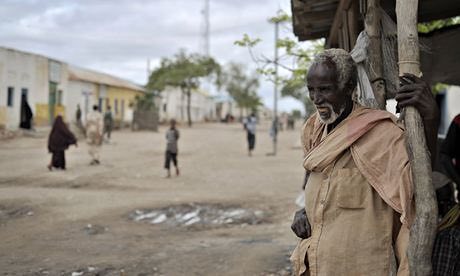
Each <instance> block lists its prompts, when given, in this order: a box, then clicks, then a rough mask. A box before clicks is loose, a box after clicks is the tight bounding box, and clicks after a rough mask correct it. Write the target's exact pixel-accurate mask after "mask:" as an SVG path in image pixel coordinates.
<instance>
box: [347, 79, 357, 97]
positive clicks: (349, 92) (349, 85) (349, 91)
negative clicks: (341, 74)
mask: <svg viewBox="0 0 460 276" xmlns="http://www.w3.org/2000/svg"><path fill="white" fill-rule="evenodd" d="M355 86H356V85H355V84H354V83H353V81H351V80H349V81H348V82H347V83H346V84H345V87H344V90H345V93H346V94H347V95H349V96H351V95H352V94H353V91H354V90H355Z"/></svg>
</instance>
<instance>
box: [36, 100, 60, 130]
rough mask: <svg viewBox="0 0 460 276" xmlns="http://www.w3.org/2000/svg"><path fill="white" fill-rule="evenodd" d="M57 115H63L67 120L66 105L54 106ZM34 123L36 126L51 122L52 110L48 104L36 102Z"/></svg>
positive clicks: (46, 124)
mask: <svg viewBox="0 0 460 276" xmlns="http://www.w3.org/2000/svg"><path fill="white" fill-rule="evenodd" d="M57 115H61V116H62V118H63V119H64V121H65V120H66V117H65V106H63V105H56V106H54V116H57ZM34 124H35V125H36V126H48V125H49V124H50V112H49V105H48V104H35V115H34Z"/></svg>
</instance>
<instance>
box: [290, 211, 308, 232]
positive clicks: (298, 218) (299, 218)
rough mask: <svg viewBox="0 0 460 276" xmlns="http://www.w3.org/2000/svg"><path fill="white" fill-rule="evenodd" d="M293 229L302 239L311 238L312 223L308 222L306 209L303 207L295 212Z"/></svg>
mask: <svg viewBox="0 0 460 276" xmlns="http://www.w3.org/2000/svg"><path fill="white" fill-rule="evenodd" d="M291 229H292V231H294V233H295V234H296V236H297V237H299V238H301V239H306V238H309V237H310V235H311V229H310V223H309V222H308V218H307V214H306V212H305V209H304V208H302V209H300V210H299V211H297V212H295V215H294V220H293V221H292V225H291Z"/></svg>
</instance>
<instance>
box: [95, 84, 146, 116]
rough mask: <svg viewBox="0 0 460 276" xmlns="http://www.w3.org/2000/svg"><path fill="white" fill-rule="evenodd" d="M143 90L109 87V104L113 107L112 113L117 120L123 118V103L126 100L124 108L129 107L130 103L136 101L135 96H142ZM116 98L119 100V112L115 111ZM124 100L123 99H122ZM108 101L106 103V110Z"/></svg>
mask: <svg viewBox="0 0 460 276" xmlns="http://www.w3.org/2000/svg"><path fill="white" fill-rule="evenodd" d="M142 94H143V92H140V91H136V90H131V89H128V88H120V87H112V86H109V87H107V100H108V104H109V105H110V106H111V107H112V114H113V116H114V119H115V120H118V121H121V120H122V112H121V111H122V107H121V104H122V102H123V101H124V103H125V105H124V110H125V113H126V110H127V109H128V108H129V105H130V104H133V103H134V102H135V98H136V96H137V95H139V96H141V95H142ZM115 100H117V101H118V112H115V111H116V110H115ZM122 100H123V101H122ZM106 104H107V102H106V103H104V110H106V109H105V108H106Z"/></svg>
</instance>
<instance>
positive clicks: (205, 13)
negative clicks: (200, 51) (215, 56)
mask: <svg viewBox="0 0 460 276" xmlns="http://www.w3.org/2000/svg"><path fill="white" fill-rule="evenodd" d="M203 16H204V34H203V36H204V54H205V55H206V56H207V57H209V52H210V49H209V47H210V43H209V40H210V39H209V29H210V26H209V25H210V22H209V0H205V1H204V11H203Z"/></svg>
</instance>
